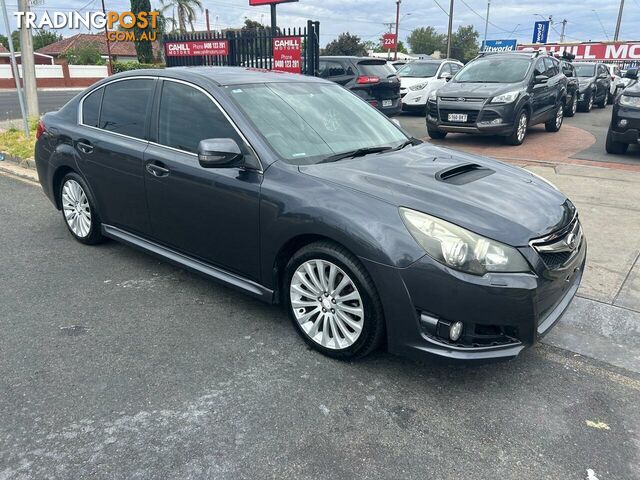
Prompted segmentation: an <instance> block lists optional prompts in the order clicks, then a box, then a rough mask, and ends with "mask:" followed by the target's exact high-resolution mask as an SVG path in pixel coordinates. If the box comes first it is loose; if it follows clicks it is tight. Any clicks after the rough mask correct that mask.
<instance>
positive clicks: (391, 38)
mask: <svg viewBox="0 0 640 480" xmlns="http://www.w3.org/2000/svg"><path fill="white" fill-rule="evenodd" d="M397 40H398V37H396V34H395V33H385V34H384V35H382V48H384V49H385V50H395V48H396V43H397Z"/></svg>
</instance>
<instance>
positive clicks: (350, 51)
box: [323, 32, 367, 57]
mask: <svg viewBox="0 0 640 480" xmlns="http://www.w3.org/2000/svg"><path fill="white" fill-rule="evenodd" d="M366 54H367V49H366V47H365V45H364V43H362V42H361V41H360V37H358V36H357V35H351V34H350V33H349V32H346V33H341V34H340V35H338V38H336V39H335V40H332V41H331V42H329V43H328V44H327V46H326V47H325V48H324V51H323V55H355V56H357V57H362V56H365V55H366Z"/></svg>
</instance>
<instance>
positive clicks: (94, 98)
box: [82, 88, 104, 127]
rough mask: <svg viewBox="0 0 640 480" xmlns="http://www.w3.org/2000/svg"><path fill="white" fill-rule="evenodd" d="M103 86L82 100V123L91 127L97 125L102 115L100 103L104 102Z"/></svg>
mask: <svg viewBox="0 0 640 480" xmlns="http://www.w3.org/2000/svg"><path fill="white" fill-rule="evenodd" d="M102 92H104V89H103V88H99V89H98V90H96V91H95V92H93V93H91V94H90V95H88V96H86V97H85V99H84V100H83V101H82V123H83V124H84V125H88V126H89V127H97V126H98V119H99V117H100V104H101V103H102Z"/></svg>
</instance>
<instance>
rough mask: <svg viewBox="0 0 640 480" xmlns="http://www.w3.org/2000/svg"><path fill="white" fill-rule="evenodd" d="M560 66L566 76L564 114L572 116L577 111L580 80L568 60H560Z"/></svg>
mask: <svg viewBox="0 0 640 480" xmlns="http://www.w3.org/2000/svg"><path fill="white" fill-rule="evenodd" d="M560 68H561V69H562V73H563V74H564V76H565V77H567V96H566V101H565V107H564V116H565V117H573V116H574V115H575V114H576V112H577V111H578V98H579V97H580V82H579V81H578V76H577V75H576V69H575V67H574V66H573V65H572V64H571V62H570V61H567V60H565V59H561V60H560Z"/></svg>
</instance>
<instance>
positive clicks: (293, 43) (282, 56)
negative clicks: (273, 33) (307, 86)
mask: <svg viewBox="0 0 640 480" xmlns="http://www.w3.org/2000/svg"><path fill="white" fill-rule="evenodd" d="M272 46H273V70H278V71H279V72H289V73H301V72H302V37H275V38H274V39H273V40H272Z"/></svg>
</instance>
